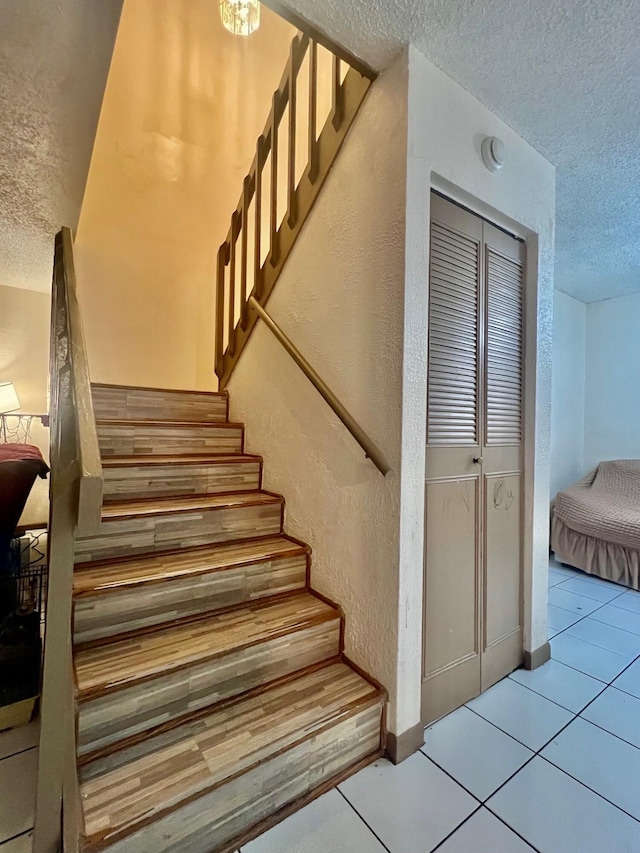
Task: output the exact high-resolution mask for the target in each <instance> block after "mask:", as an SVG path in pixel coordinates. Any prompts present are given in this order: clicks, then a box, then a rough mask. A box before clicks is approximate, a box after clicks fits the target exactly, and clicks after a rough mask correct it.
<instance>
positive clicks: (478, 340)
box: [422, 195, 523, 723]
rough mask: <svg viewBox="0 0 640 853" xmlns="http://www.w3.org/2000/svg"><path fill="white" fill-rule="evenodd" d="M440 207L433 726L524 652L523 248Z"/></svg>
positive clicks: (432, 490)
mask: <svg viewBox="0 0 640 853" xmlns="http://www.w3.org/2000/svg"><path fill="white" fill-rule="evenodd" d="M431 210H432V222H431V251H430V258H431V261H430V282H429V365H428V388H427V405H428V411H427V467H426V486H425V488H426V502H425V506H426V508H425V512H426V517H425V602H424V611H423V612H424V655H423V660H424V666H423V689H422V706H423V719H424V722H425V723H427V722H430V721H432V720H434V719H437V718H438V717H440V716H442V715H443V714H446V713H448V712H449V711H451V710H453V709H454V708H456V707H458V706H459V705H461V704H463V703H464V702H466V701H468V700H469V699H471V698H473V697H474V696H477V695H478V694H479V693H480V692H481V690H483V689H486V687H487V686H489V684H492V683H494V681H496V680H497V679H498V678H500V677H502V676H503V675H505V674H507V672H509V671H511V670H512V669H514V668H515V666H517V665H518V664H519V662H520V656H521V652H522V640H521V631H520V596H521V582H520V574H521V572H520V563H521V559H520V548H521V525H520V511H521V499H520V489H521V482H520V481H521V463H520V459H521V439H522V435H521V432H522V429H521V412H522V379H521V372H522V370H521V364H522V358H521V355H522V353H521V351H522V270H523V258H521V257H520V253H521V249H522V247H521V244H520V243H519V242H518V241H516V240H515V239H514V238H512V237H509V236H508V235H505V234H503V233H502V232H501V231H499V230H498V229H496V228H493V226H491V225H489V224H488V223H485V222H484V221H483V220H482V219H480V218H478V217H476V216H474V215H473V214H471V213H469V212H467V211H465V210H462V209H461V208H459V207H457V206H455V205H453V204H451V203H450V202H447V201H445V200H444V199H442V198H441V197H440V196H436V195H432V198H431ZM505 241H507V242H505ZM512 244H513V245H512ZM514 660H515V663H514Z"/></svg>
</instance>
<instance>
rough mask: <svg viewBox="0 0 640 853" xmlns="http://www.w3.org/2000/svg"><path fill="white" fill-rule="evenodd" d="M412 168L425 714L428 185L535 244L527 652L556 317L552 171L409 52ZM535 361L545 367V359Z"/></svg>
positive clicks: (412, 400)
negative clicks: (486, 159)
mask: <svg viewBox="0 0 640 853" xmlns="http://www.w3.org/2000/svg"><path fill="white" fill-rule="evenodd" d="M409 57H410V62H409V134H408V146H409V164H408V180H407V277H406V283H405V328H404V376H403V382H404V396H403V414H402V425H403V442H402V493H401V506H402V519H401V560H400V586H401V610H400V614H399V622H400V625H401V626H402V633H401V637H400V643H399V645H400V649H401V652H400V657H401V660H402V661H403V667H404V669H403V672H404V673H405V678H404V683H405V684H406V685H407V686H406V688H404V689H406V690H413V693H412V694H411V695H409V694H407V695H406V697H405V698H406V701H407V703H408V702H409V701H412V702H413V707H414V709H415V710H414V713H415V715H416V716H415V718H414V721H415V720H416V719H417V714H418V708H419V697H418V695H417V692H416V691H417V688H418V686H419V682H420V662H421V647H420V642H421V637H422V539H423V512H424V444H425V432H426V423H425V421H426V357H427V319H428V318H427V286H428V222H429V204H430V199H429V187H430V184H433V185H434V186H436V188H439V189H440V190H442V191H444V192H446V193H447V194H449V195H451V196H452V197H453V198H455V199H457V200H458V201H462V202H464V203H466V204H468V205H469V206H471V207H472V208H474V209H477V210H478V211H479V212H481V213H483V214H484V215H485V216H488V217H489V218H494V219H496V221H498V222H499V223H501V224H503V225H506V226H509V227H512V228H514V229H516V230H517V232H518V233H520V234H521V235H523V236H526V238H527V252H528V261H527V294H528V296H527V303H528V304H527V346H528V358H527V361H526V367H525V371H526V376H525V381H526V387H527V418H526V424H525V431H526V436H527V445H526V452H525V567H524V570H525V585H524V589H525V622H524V629H525V648H526V649H529V650H533V649H536V648H538V647H539V646H541V645H543V644H544V643H545V642H546V640H547V633H546V604H547V568H548V559H547V557H548V528H549V521H548V519H549V513H548V497H549V454H550V409H551V342H552V314H553V226H554V210H555V173H554V169H553V166H551V164H550V163H548V162H547V161H546V160H545V159H544V158H543V157H542V156H541V155H540V154H538V153H537V152H536V151H534V150H533V148H531V146H529V145H527V143H526V142H524V140H522V139H521V138H520V137H519V136H518V135H517V134H516V133H514V132H513V131H512V130H511V129H510V128H508V127H507V126H506V125H505V124H504V123H503V122H501V121H500V120H499V119H498V118H497V117H496V116H495V115H493V114H492V113H491V112H490V111H489V110H487V109H486V108H485V107H484V106H482V104H480V102H479V101H477V100H476V99H475V98H473V97H472V96H471V95H470V94H468V93H467V92H465V91H464V89H462V88H461V87H460V86H458V85H457V84H456V83H454V82H453V81H452V80H451V79H449V78H448V77H447V76H446V75H445V74H443V73H442V72H441V71H440V70H438V69H437V68H436V67H435V66H434V65H432V64H431V63H430V62H428V61H427V60H426V59H425V58H424V56H423V55H422V54H421V53H420V52H419V51H418V50H416V49H415V48H410V51H409ZM484 135H498V136H500V138H501V139H502V140H503V141H504V143H505V145H506V149H507V155H508V164H507V165H506V166H505V167H504V169H503V170H502V171H500V172H497V173H491V172H489V171H488V170H487V169H486V168H485V166H484V164H483V162H482V160H481V157H480V143H481V141H482V138H483V136H484ZM536 357H537V362H536Z"/></svg>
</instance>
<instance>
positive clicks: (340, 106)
mask: <svg viewBox="0 0 640 853" xmlns="http://www.w3.org/2000/svg"><path fill="white" fill-rule="evenodd" d="M332 76H333V112H332V119H331V120H332V122H333V126H334V127H335V129H336V130H338V129H339V128H340V126H341V125H342V122H343V119H344V91H343V89H342V83H341V82H340V58H339V57H337V56H336V55H335V54H334V55H333V75H332Z"/></svg>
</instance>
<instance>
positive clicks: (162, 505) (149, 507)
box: [75, 490, 284, 563]
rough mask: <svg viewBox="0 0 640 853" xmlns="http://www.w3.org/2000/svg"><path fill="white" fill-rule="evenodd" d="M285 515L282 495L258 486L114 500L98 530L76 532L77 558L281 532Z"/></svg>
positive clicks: (86, 559)
mask: <svg viewBox="0 0 640 853" xmlns="http://www.w3.org/2000/svg"><path fill="white" fill-rule="evenodd" d="M283 521H284V499H283V498H282V497H278V496H275V495H273V494H271V493H267V492H263V491H256V490H253V491H251V492H232V493H228V494H223V495H204V496H191V495H189V496H187V497H177V496H171V497H168V498H166V497H165V498H151V499H145V500H128V501H113V502H111V503H107V504H104V505H103V508H102V522H101V524H100V526H99V527H98V528H97V530H96V531H95V532H94V533H91V534H88V535H84V536H79V537H78V538H77V540H76V549H75V562H76V563H83V562H94V561H96V560H101V559H106V558H110V557H122V556H129V555H136V554H138V555H141V554H145V553H154V552H163V551H170V550H178V549H179V548H181V547H182V548H191V547H197V546H201V545H207V544H214V543H216V542H217V543H221V542H231V541H234V540H244V539H254V538H257V537H266V536H277V535H279V534H281V533H282V525H283Z"/></svg>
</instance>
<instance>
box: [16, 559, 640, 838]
mask: <svg viewBox="0 0 640 853" xmlns="http://www.w3.org/2000/svg"><path fill="white" fill-rule="evenodd" d="M549 587H550V589H549V639H550V640H551V649H552V660H551V661H549V662H548V663H547V664H545V666H543V667H541V668H540V669H538V670H536V671H535V672H525V671H524V670H518V671H517V672H514V673H512V675H510V676H509V678H505V679H504V680H503V681H501V682H500V683H499V684H496V685H495V686H494V687H492V688H491V690H488V691H487V692H486V693H484V694H483V695H482V696H479V697H478V698H477V699H474V700H473V701H472V702H469V703H468V704H467V705H466V706H464V707H462V708H459V709H458V710H457V711H454V712H453V713H452V714H449V716H447V717H445V718H444V719H442V720H439V721H438V722H437V723H435V724H434V725H432V726H430V727H429V728H428V729H427V730H426V732H425V745H424V747H423V748H422V751H421V752H419V753H416V754H415V755H413V756H412V757H411V758H409V759H408V760H407V761H405V762H404V763H403V764H401V765H399V766H398V767H394V766H393V765H391V764H390V763H389V762H387V761H378V762H376V763H375V764H373V765H371V766H370V767H367V768H366V769H365V770H363V771H361V772H360V773H358V774H357V775H356V776H353V777H352V778H351V779H349V780H347V781H346V782H344V783H343V784H342V785H339V786H338V788H336V789H334V790H333V791H330V792H329V793H328V794H326V795H325V796H324V797H321V798H320V799H318V800H316V801H315V802H313V803H311V805H309V806H307V807H306V808H305V809H302V810H301V811H299V812H297V813H296V814H295V815H293V816H292V817H290V818H288V819H287V820H286V821H284V822H283V823H281V824H279V825H278V826H276V827H274V828H273V829H272V830H270V831H269V832H267V833H265V834H264V835H262V836H261V837H260V838H258V839H256V840H255V841H253V842H252V843H251V844H247V845H245V846H244V847H243V848H242V853H384V851H387V853H430V851H435V850H437V851H438V853H526V851H529V853H531V851H532V850H537V851H539V853H640V593H636V592H630V591H627V590H625V589H624V588H623V587H620V586H616V585H615V584H610V583H607V582H606V581H601V580H599V579H597V578H592V577H589V576H588V575H585V574H583V573H582V572H578V571H575V570H573V569H567V568H564V567H563V566H561V565H560V564H559V563H556V562H555V561H553V560H552V562H551V566H550V572H549ZM0 853H4V851H2V848H1V847H0Z"/></svg>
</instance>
